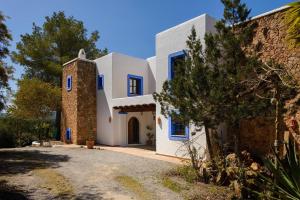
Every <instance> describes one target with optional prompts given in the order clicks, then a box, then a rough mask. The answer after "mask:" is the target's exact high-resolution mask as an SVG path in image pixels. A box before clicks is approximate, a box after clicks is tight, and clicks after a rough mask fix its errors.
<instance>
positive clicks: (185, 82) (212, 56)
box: [154, 0, 270, 154]
mask: <svg viewBox="0 0 300 200" xmlns="http://www.w3.org/2000/svg"><path fill="white" fill-rule="evenodd" d="M222 3H223V5H224V14H223V19H221V20H220V21H218V22H217V23H216V25H215V28H216V32H215V33H209V34H206V36H205V46H206V48H205V50H202V48H201V43H200V40H199V39H197V37H196V31H195V30H194V29H192V33H191V35H190V36H189V38H188V41H187V56H186V59H185V61H184V62H182V63H181V64H178V65H176V66H175V74H176V75H175V76H174V79H172V80H168V81H166V82H165V83H164V85H163V90H162V92H161V93H159V94H154V98H155V100H156V101H158V102H159V103H160V105H161V107H162V109H161V110H162V113H163V114H164V115H168V116H169V115H171V116H172V117H177V118H179V119H181V120H182V121H183V122H184V123H188V122H189V123H192V124H194V125H196V127H198V128H200V127H201V126H202V125H204V127H205V129H206V138H207V139H208V141H207V144H208V145H209V144H210V141H209V139H210V134H209V132H211V131H209V129H211V130H212V132H213V133H215V132H216V129H217V127H218V125H219V124H220V123H222V122H225V123H226V124H227V125H228V126H229V130H230V131H231V132H232V135H233V136H234V142H235V150H236V151H237V150H238V139H239V122H240V120H241V119H242V118H246V117H251V116H256V115H259V114H262V112H263V111H266V109H267V107H268V106H269V105H270V103H269V102H267V101H265V100H261V99H258V98H256V97H255V95H254V94H253V93H250V94H247V95H243V96H242V97H241V96H240V95H239V94H240V93H242V92H243V91H245V90H246V89H247V87H248V83H249V82H251V80H252V79H255V78H256V77H255V73H253V71H255V69H257V68H258V67H259V65H260V64H262V63H261V62H259V60H258V59H257V58H256V57H255V55H253V56H251V55H249V53H248V52H246V51H245V49H247V47H249V46H250V45H251V38H252V34H253V29H254V28H255V24H247V23H244V22H245V21H246V20H247V19H249V18H248V15H249V13H250V10H249V9H247V7H246V5H245V4H242V3H240V1H239V0H222ZM252 74H253V77H252ZM208 148H210V147H209V146H208ZM208 150H209V153H210V154H212V151H211V149H208ZM237 152H238V151H237Z"/></svg>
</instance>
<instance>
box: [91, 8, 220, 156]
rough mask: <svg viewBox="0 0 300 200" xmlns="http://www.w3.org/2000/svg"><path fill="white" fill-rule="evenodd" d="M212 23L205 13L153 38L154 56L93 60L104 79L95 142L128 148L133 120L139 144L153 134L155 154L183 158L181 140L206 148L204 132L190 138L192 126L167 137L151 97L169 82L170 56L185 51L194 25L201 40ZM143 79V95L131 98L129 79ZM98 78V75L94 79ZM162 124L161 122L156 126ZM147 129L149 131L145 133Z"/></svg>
mask: <svg viewBox="0 0 300 200" xmlns="http://www.w3.org/2000/svg"><path fill="white" fill-rule="evenodd" d="M214 23H215V20H214V19H213V18H211V17H210V16H208V15H206V14H204V15H201V16H199V17H196V18H194V19H192V20H189V21H187V22H184V23H182V24H180V25H177V26H175V27H172V28H170V29H168V30H165V31H163V32H161V33H158V34H157V35H156V42H155V45H156V56H154V57H151V58H148V59H139V58H134V57H130V56H126V55H122V54H119V53H110V54H108V55H106V56H103V57H101V58H98V59H96V60H95V62H96V65H97V75H101V76H102V77H103V89H100V90H99V89H98V88H97V90H96V92H97V143H99V144H106V145H128V144H129V141H128V138H129V136H128V135H129V133H128V131H131V130H128V128H129V127H128V126H129V125H128V124H129V120H130V119H131V118H132V117H135V118H136V119H137V120H138V122H139V126H138V129H139V130H138V132H139V139H138V142H136V143H139V144H146V141H147V136H146V134H147V133H148V132H149V131H150V132H152V133H153V134H155V140H156V152H157V153H158V154H164V155H170V156H178V157H182V156H184V150H183V148H182V145H183V141H185V140H186V139H187V138H189V139H191V138H193V139H195V141H196V144H197V145H198V146H199V147H203V149H204V148H205V147H206V138H205V135H204V134H203V132H198V133H197V134H196V135H194V136H191V134H190V133H191V132H192V131H193V127H188V129H189V130H188V136H187V137H186V138H180V137H177V138H176V137H175V138H172V136H170V120H169V119H166V118H165V117H164V116H162V115H161V114H160V106H159V104H158V103H155V102H154V100H153V97H152V94H153V93H154V92H160V91H161V89H162V85H163V83H164V81H166V80H167V79H168V69H169V59H170V55H173V54H174V53H175V54H176V52H180V51H183V50H184V49H186V40H187V37H188V35H190V33H191V28H192V27H193V26H194V27H195V29H196V31H197V35H198V37H199V38H200V39H201V41H203V38H204V35H205V33H207V32H211V31H214ZM129 75H134V76H139V77H142V89H141V90H142V94H141V95H139V96H130V95H129V93H128V76H129ZM97 77H98V76H97ZM153 104H155V110H153V111H148V110H147V111H142V112H126V113H125V112H121V113H120V111H121V110H122V109H120V108H130V107H134V106H139V105H153ZM159 122H161V123H159ZM146 127H150V129H152V130H148V129H147V128H146Z"/></svg>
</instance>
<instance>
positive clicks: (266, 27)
mask: <svg viewBox="0 0 300 200" xmlns="http://www.w3.org/2000/svg"><path fill="white" fill-rule="evenodd" d="M285 13H286V10H282V11H279V12H276V13H273V14H270V15H266V16H263V17H260V18H257V19H254V20H253V21H254V22H257V25H258V27H257V28H256V29H255V36H254V39H253V44H255V45H256V44H258V43H259V42H260V43H261V46H260V48H259V50H258V52H257V53H258V55H259V56H260V58H261V60H262V61H263V62H268V61H269V60H271V59H272V60H274V61H276V62H277V63H279V64H283V65H284V66H285V67H287V68H288V69H289V70H290V71H291V72H292V73H293V74H294V75H295V77H296V78H297V79H298V80H299V82H300V73H299V72H300V48H296V47H293V48H292V47H289V45H288V42H287V40H286V36H287V34H286V31H287V26H286V24H285V22H284V18H285Z"/></svg>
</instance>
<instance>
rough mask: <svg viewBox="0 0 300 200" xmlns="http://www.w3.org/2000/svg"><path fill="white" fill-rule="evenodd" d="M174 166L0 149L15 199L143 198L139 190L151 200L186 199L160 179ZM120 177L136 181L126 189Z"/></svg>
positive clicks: (77, 152) (2, 173) (99, 153)
mask: <svg viewBox="0 0 300 200" xmlns="http://www.w3.org/2000/svg"><path fill="white" fill-rule="evenodd" d="M174 166H175V164H172V163H169V162H165V161H160V160H155V159H149V158H143V157H137V156H134V155H129V154H125V153H120V152H114V151H109V150H96V149H93V150H87V149H84V148H69V147H53V148H33V147H27V148H18V149H4V150H0V185H1V184H2V187H4V186H5V187H7V188H9V189H8V190H9V191H14V192H16V191H17V192H16V193H18V194H16V195H24V196H23V197H24V199H26V198H29V199H121V200H126V199H143V197H145V195H144V196H139V193H138V192H139V190H145V191H146V192H147V193H146V194H150V195H149V196H146V197H149V199H172V200H176V199H181V197H180V196H179V195H178V194H177V193H174V192H172V191H171V190H169V189H167V188H165V187H163V186H162V184H161V176H160V174H161V173H162V172H164V171H166V170H168V169H170V168H172V167H174ZM119 177H125V178H129V180H131V179H133V180H134V181H135V182H133V183H129V187H127V186H126V183H125V184H124V182H123V183H121V182H120V181H118V180H119V179H118V178H119ZM122 180H123V179H122ZM126 180H127V179H126ZM130 187H133V188H136V190H134V189H133V190H132V189H130ZM135 191H137V192H135ZM145 191H142V192H144V193H145ZM1 195H2V196H1ZM5 195H7V194H5V193H1V191H0V199H5V197H6V196H5ZM1 197H2V198H1ZM16 199H22V198H21V197H20V196H16Z"/></svg>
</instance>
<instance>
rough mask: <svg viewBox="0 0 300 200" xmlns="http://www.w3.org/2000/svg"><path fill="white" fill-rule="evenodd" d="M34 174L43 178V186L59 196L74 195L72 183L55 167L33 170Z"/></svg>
mask: <svg viewBox="0 0 300 200" xmlns="http://www.w3.org/2000/svg"><path fill="white" fill-rule="evenodd" d="M33 174H34V175H35V176H37V177H39V178H40V179H41V180H42V183H41V187H43V188H46V189H48V190H49V191H50V192H51V193H52V194H54V195H57V196H72V195H73V194H74V189H73V187H72V184H71V183H70V182H69V181H68V180H67V179H66V178H65V177H64V176H63V175H62V174H60V173H58V172H56V171H55V170H53V169H37V170H33Z"/></svg>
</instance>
